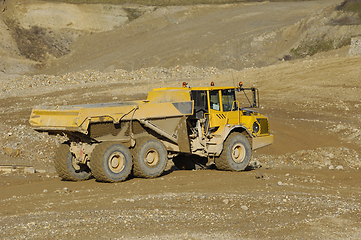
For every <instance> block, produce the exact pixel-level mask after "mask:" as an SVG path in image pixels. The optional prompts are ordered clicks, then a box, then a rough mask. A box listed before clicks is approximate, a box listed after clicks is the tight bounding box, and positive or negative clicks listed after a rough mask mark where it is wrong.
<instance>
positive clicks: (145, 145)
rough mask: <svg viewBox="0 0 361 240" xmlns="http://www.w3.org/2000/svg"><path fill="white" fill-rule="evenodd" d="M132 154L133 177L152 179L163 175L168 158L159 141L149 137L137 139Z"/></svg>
mask: <svg viewBox="0 0 361 240" xmlns="http://www.w3.org/2000/svg"><path fill="white" fill-rule="evenodd" d="M132 153H133V157H134V166H133V175H134V176H135V177H144V178H154V177H158V176H159V175H161V174H162V173H163V171H164V168H165V166H166V164H167V160H168V157H167V150H166V149H165V147H164V145H163V143H161V142H160V141H159V140H157V139H153V138H151V137H145V138H141V139H138V141H137V143H136V146H135V148H134V149H133V150H132Z"/></svg>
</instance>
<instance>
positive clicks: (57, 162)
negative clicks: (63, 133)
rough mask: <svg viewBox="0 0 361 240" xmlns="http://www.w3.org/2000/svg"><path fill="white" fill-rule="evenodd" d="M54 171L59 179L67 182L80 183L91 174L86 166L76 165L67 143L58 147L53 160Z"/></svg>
mask: <svg viewBox="0 0 361 240" xmlns="http://www.w3.org/2000/svg"><path fill="white" fill-rule="evenodd" d="M54 166H55V170H56V172H57V173H58V175H59V177H61V178H62V179H64V180H68V181H82V180H87V179H89V178H90V177H91V175H92V173H91V171H90V169H89V167H88V166H87V165H86V164H77V163H76V162H75V157H74V155H73V154H72V153H71V152H70V147H69V145H68V144H67V143H63V144H61V145H60V146H59V148H58V151H57V152H56V154H55V158H54Z"/></svg>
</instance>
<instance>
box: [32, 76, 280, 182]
mask: <svg viewBox="0 0 361 240" xmlns="http://www.w3.org/2000/svg"><path fill="white" fill-rule="evenodd" d="M236 95H240V96H244V101H242V102H240V101H239V100H236ZM249 95H250V96H249ZM258 98H259V97H258V90H257V89H255V88H243V87H242V84H241V83H240V85H239V86H237V87H216V86H214V84H212V86H209V87H189V86H188V84H186V83H183V86H182V87H172V88H156V89H153V90H152V91H150V92H149V94H148V97H147V99H146V100H143V101H126V102H115V103H101V104H84V105H72V106H53V107H40V108H35V109H33V110H32V113H31V116H30V120H29V121H30V125H31V126H32V127H33V128H34V129H35V130H36V131H39V132H48V133H49V134H61V135H65V136H66V137H67V138H68V139H69V140H68V141H67V142H64V143H63V144H62V145H61V146H60V147H59V149H58V151H57V153H56V155H55V159H54V165H55V168H56V171H57V173H58V174H59V176H60V177H61V178H63V179H64V180H72V181H79V180H86V179H88V178H89V177H90V176H91V175H93V176H94V177H95V178H96V179H97V180H98V181H105V182H119V181H123V180H125V179H126V178H127V177H128V175H129V174H131V173H133V175H134V176H137V177H145V178H153V177H157V176H159V175H161V174H162V173H163V171H164V168H165V166H166V163H167V161H168V159H172V158H174V159H178V160H177V161H174V162H175V165H176V166H177V167H179V168H182V166H186V163H187V161H189V159H191V158H192V156H199V157H203V159H206V162H207V163H206V165H213V164H214V165H215V166H216V168H217V169H220V170H228V171H241V170H244V169H245V168H246V167H247V165H248V164H249V161H250V159H251V151H252V150H254V149H257V148H260V147H263V146H266V145H269V144H271V143H272V142H273V135H271V134H270V131H269V124H268V119H267V117H265V116H264V115H262V114H261V113H259V112H256V111H253V110H250V109H251V108H256V107H258V105H259V101H258ZM245 106H246V107H247V108H245ZM193 159H196V158H193Z"/></svg>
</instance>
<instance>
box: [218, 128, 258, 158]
mask: <svg viewBox="0 0 361 240" xmlns="http://www.w3.org/2000/svg"><path fill="white" fill-rule="evenodd" d="M232 132H240V133H241V132H246V133H247V135H248V137H247V139H248V141H249V144H250V145H251V146H252V145H253V136H252V134H251V133H250V132H249V130H248V129H247V128H246V127H245V126H243V125H233V126H232V127H227V126H226V127H225V129H224V132H223V134H222V142H221V143H220V144H218V145H217V149H216V152H215V156H217V157H218V156H219V155H220V154H221V152H222V151H223V145H224V142H225V141H226V139H227V138H228V136H229V134H231V133H232Z"/></svg>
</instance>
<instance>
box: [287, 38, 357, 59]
mask: <svg viewBox="0 0 361 240" xmlns="http://www.w3.org/2000/svg"><path fill="white" fill-rule="evenodd" d="M350 44H351V37H348V38H345V39H343V40H341V41H339V42H335V41H334V40H325V39H317V40H315V41H313V42H308V43H307V44H302V45H300V46H298V47H297V48H293V49H291V51H290V55H287V56H285V57H284V59H285V60H291V59H297V58H302V57H305V56H312V55H315V54H316V53H319V52H327V51H330V50H333V49H338V48H341V47H344V46H347V45H350Z"/></svg>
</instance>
